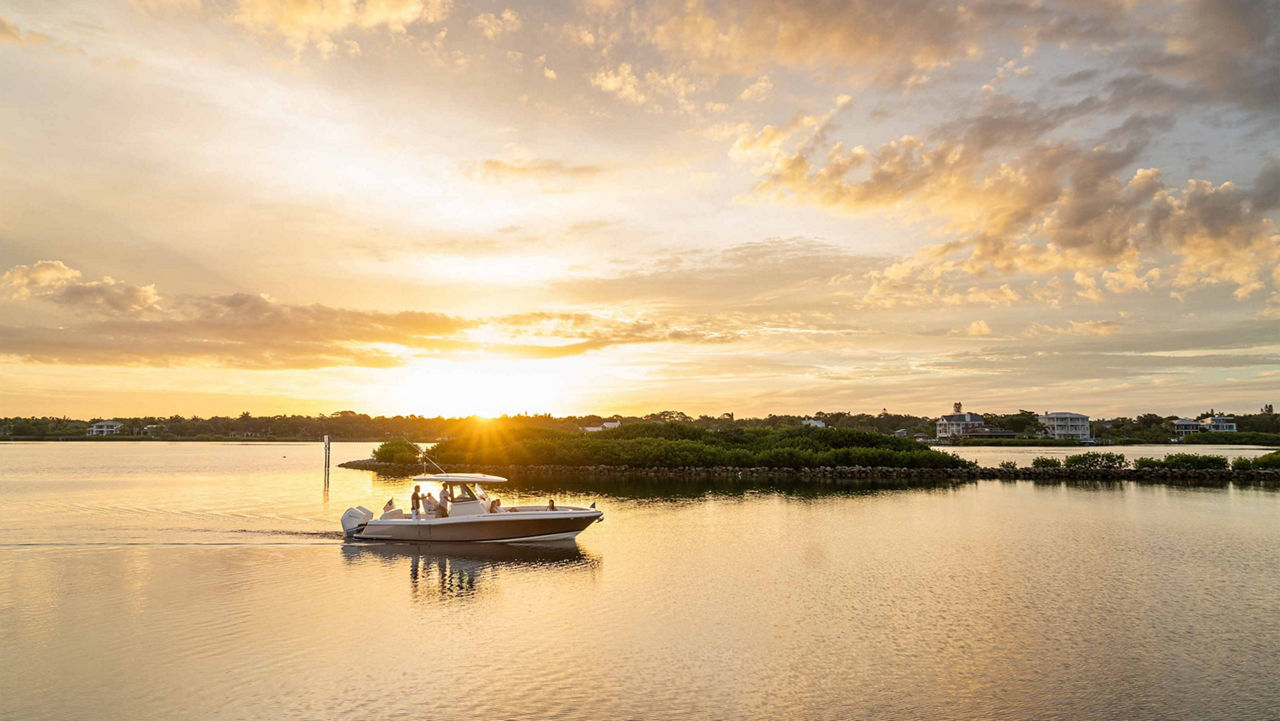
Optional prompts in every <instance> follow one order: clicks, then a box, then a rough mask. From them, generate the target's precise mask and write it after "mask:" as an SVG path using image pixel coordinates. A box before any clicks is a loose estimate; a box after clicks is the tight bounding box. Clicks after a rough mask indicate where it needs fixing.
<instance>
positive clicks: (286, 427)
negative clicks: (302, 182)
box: [0, 407, 1280, 443]
mask: <svg viewBox="0 0 1280 721" xmlns="http://www.w3.org/2000/svg"><path fill="white" fill-rule="evenodd" d="M1211 413H1212V411H1206V412H1203V413H1201V414H1199V415H1197V416H1196V417H1195V419H1197V420H1198V419H1200V418H1206V417H1208V416H1209V415H1210V414H1211ZM978 414H979V415H981V416H983V419H984V420H985V421H986V423H987V424H988V425H991V426H994V427H997V428H1004V429H1006V430H1009V431H1012V432H1014V433H1016V434H1018V435H1019V436H1021V437H1025V438H1034V437H1036V436H1038V435H1039V434H1041V433H1042V432H1043V431H1044V427H1043V426H1042V425H1041V424H1040V421H1039V419H1038V417H1037V414H1036V413H1034V412H1032V411H1027V410H1019V411H1018V412H1016V413H981V412H979V413H978ZM1218 415H1223V414H1221V413H1219V414H1218ZM1176 418H1177V416H1162V415H1158V414H1155V413H1145V414H1142V415H1139V416H1136V417H1132V418H1131V417H1117V418H1110V419H1096V420H1094V421H1093V423H1092V428H1093V436H1094V437H1095V438H1097V439H1099V440H1103V441H1111V442H1115V443H1165V442H1168V440H1169V439H1170V438H1172V437H1173V435H1174V433H1173V421H1174V420H1175V419H1176ZM806 419H812V420H817V421H821V422H822V423H823V424H824V425H826V426H828V427H831V428H845V429H850V430H857V431H865V432H871V433H881V434H893V433H895V432H899V431H902V432H905V433H906V434H907V435H909V436H915V435H917V434H919V435H923V436H925V437H932V436H933V435H934V430H935V423H936V422H937V418H936V417H933V416H914V415H909V414H901V413H889V412H888V410H884V411H881V412H880V413H878V414H870V413H850V412H847V411H836V412H824V411H819V412H816V413H813V414H812V415H807V416H801V415H787V414H772V413H771V414H769V415H766V416H762V417H749V418H738V417H736V416H735V415H734V414H733V413H723V414H721V415H718V416H711V415H699V416H691V415H688V414H686V413H683V412H681V411H673V410H668V411H661V412H659V413H650V414H647V415H612V416H602V415H581V416H572V415H571V416H552V415H550V414H533V415H516V416H502V417H500V418H495V419H483V418H477V417H469V418H447V417H442V416H434V417H432V416H420V415H397V416H371V415H368V414H366V413H357V412H355V411H339V412H337V413H333V414H320V415H314V416H304V415H274V416H255V415H252V414H251V413H248V412H244V413H241V414H240V415H239V416H210V417H207V418H204V417H200V416H179V415H173V416H167V417H164V416H136V417H116V418H107V419H103V418H89V419H72V418H66V417H61V418H58V417H11V418H0V438H15V439H41V438H45V439H58V438H68V439H71V438H82V437H84V436H85V433H86V430H87V428H88V426H89V425H90V424H91V423H93V422H95V421H99V420H116V421H119V422H121V423H122V424H123V428H122V429H121V433H120V437H133V438H136V437H150V438H160V439H172V440H203V439H221V438H248V439H253V438H262V439H275V440H318V439H320V438H321V437H323V436H325V435H328V436H330V437H331V438H332V439H334V440H340V441H341V440H346V441H380V440H386V439H390V438H408V439H411V440H415V441H434V440H439V439H442V438H449V437H453V436H458V435H463V434H467V433H470V432H472V431H474V430H476V429H477V428H481V427H488V428H494V427H497V428H545V429H551V430H560V431H578V430H579V429H580V428H584V427H593V426H600V425H601V424H603V423H604V422H606V421H620V422H622V424H623V425H624V426H625V425H631V424H636V423H645V422H647V423H676V424H681V425H687V426H690V427H693V428H700V429H704V430H715V431H723V430H730V429H747V428H769V429H781V428H791V427H795V426H799V425H801V424H802V421H804V420H806ZM1235 423H1236V426H1237V428H1238V430H1239V431H1240V433H1239V434H1235V435H1236V438H1235V439H1234V440H1235V441H1236V442H1246V440H1245V439H1246V438H1250V437H1252V438H1254V440H1253V441H1249V442H1259V443H1263V442H1268V440H1270V442H1275V441H1276V440H1277V438H1270V439H1268V438H1267V437H1266V436H1259V435H1255V436H1246V435H1244V434H1280V416H1277V415H1276V414H1275V413H1274V412H1272V409H1271V408H1270V407H1266V408H1264V409H1263V411H1262V412H1259V413H1252V414H1235ZM1221 435H1222V434H1199V435H1197V436H1188V437H1187V439H1188V440H1189V442H1193V443H1194V442H1223V441H1225V440H1231V439H1223V438H1219V436H1221ZM1211 436H1213V437H1212V438H1211Z"/></svg>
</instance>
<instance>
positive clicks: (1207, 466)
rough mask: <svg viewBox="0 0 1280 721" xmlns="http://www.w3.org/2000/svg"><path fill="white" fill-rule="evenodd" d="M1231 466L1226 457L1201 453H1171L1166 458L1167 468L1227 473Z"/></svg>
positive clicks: (1165, 464) (1165, 465)
mask: <svg viewBox="0 0 1280 721" xmlns="http://www.w3.org/2000/svg"><path fill="white" fill-rule="evenodd" d="M1229 465H1230V464H1229V463H1228V462H1227V457H1226V456H1211V455H1206V454H1201V453H1171V454H1169V455H1167V456H1165V458H1164V467H1165V468H1180V469H1185V470H1194V471H1207V470H1211V471H1225V470H1227V468H1228V466H1229Z"/></svg>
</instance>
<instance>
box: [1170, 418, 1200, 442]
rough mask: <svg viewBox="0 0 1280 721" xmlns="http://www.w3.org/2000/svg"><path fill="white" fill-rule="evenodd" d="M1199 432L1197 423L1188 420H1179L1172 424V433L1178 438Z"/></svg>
mask: <svg viewBox="0 0 1280 721" xmlns="http://www.w3.org/2000/svg"><path fill="white" fill-rule="evenodd" d="M1200 430H1201V429H1200V423H1199V421H1193V420H1191V419H1190V418H1179V419H1178V420H1176V421H1174V422H1173V432H1174V434H1175V435H1177V436H1178V437H1179V438H1181V437H1183V436H1185V435H1189V434H1191V433H1199V432H1200Z"/></svg>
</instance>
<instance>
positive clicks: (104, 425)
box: [87, 421, 124, 436]
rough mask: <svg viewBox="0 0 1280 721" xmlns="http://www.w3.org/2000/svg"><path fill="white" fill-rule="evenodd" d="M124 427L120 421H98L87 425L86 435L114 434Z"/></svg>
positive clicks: (117, 433)
mask: <svg viewBox="0 0 1280 721" xmlns="http://www.w3.org/2000/svg"><path fill="white" fill-rule="evenodd" d="M123 428H124V424H123V423H121V422H120V421H98V422H97V423H94V424H93V425H91V426H89V431H88V434H87V435H90V436H115V435H119V434H120V431H121V430H122V429H123Z"/></svg>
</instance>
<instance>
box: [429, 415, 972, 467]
mask: <svg viewBox="0 0 1280 721" xmlns="http://www.w3.org/2000/svg"><path fill="white" fill-rule="evenodd" d="M431 455H432V457H433V458H435V460H436V461H438V462H440V463H445V464H461V465H515V466H628V467H631V468H678V467H704V468H706V467H739V468H822V467H829V466H864V467H867V466H874V467H879V468H969V467H972V466H973V465H974V464H973V463H971V462H969V461H966V460H964V459H962V458H959V457H957V456H954V455H952V454H950V453H943V452H940V451H935V450H932V449H930V448H929V447H928V446H926V445H924V444H921V443H917V442H916V441H913V440H911V439H909V438H899V437H895V436H887V435H883V434H880V433H870V432H867V431H858V430H852V429H848V428H808V427H793V428H777V429H775V428H729V429H724V430H709V429H705V428H699V427H697V426H692V425H687V424H682V423H636V424H631V425H623V426H619V427H617V428H612V429H609V430H605V431H600V432H596V433H569V432H564V431H556V430H551V429H546V428H518V429H499V428H495V429H493V430H492V431H488V432H486V431H485V430H484V429H478V430H476V431H473V432H472V433H469V434H467V435H464V436H458V437H456V438H452V439H449V440H446V441H442V442H440V443H439V444H437V445H436V447H435V448H434V449H433V450H432V452H431Z"/></svg>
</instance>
